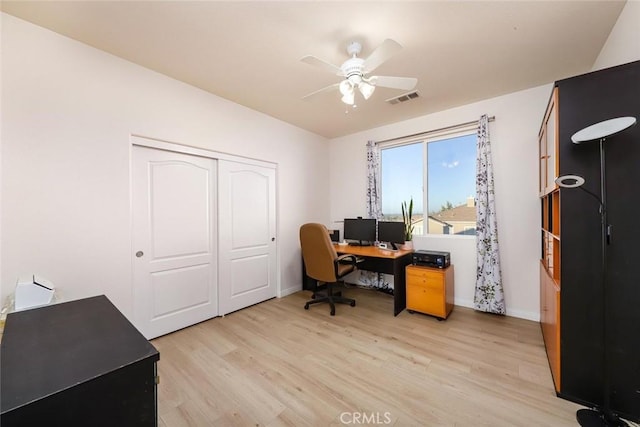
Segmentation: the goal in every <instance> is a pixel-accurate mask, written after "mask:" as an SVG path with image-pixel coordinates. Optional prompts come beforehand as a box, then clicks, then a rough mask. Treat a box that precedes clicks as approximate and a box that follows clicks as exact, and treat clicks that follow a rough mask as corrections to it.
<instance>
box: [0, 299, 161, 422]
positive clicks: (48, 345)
mask: <svg viewBox="0 0 640 427" xmlns="http://www.w3.org/2000/svg"><path fill="white" fill-rule="evenodd" d="M0 349H1V352H2V354H1V355H0V357H2V368H1V374H2V376H1V380H0V395H1V397H2V401H1V405H0V406H1V414H0V424H1V425H2V426H3V427H12V426H25V427H27V426H28V427H31V426H70V427H71V426H105V427H107V426H108V427H112V426H139V427H143V426H149V427H153V426H157V425H158V421H157V395H156V387H157V386H156V383H157V382H156V380H157V374H156V363H157V361H158V360H159V357H160V356H159V354H158V351H157V350H156V349H155V348H154V347H153V345H151V344H150V343H149V341H147V340H146V339H145V338H144V337H143V336H142V334H140V332H138V331H137V330H136V329H135V328H134V327H133V325H131V323H129V321H128V320H127V319H126V318H125V317H124V316H123V315H122V314H121V313H120V312H119V311H118V309H117V308H116V307H115V306H114V305H113V304H111V302H110V301H109V300H108V299H107V298H106V297H105V296H104V295H102V296H99V297H92V298H85V299H81V300H76V301H70V302H66V303H62V304H55V305H50V306H46V307H42V308H37V309H33V310H26V311H20V312H16V313H10V314H9V315H8V316H7V321H6V326H5V330H4V336H3V338H2V345H1V346H0Z"/></svg>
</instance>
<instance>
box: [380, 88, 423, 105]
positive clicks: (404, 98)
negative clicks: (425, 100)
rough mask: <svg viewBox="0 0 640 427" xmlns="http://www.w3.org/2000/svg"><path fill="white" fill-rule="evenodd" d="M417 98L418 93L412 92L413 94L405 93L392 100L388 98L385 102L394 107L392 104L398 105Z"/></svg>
mask: <svg viewBox="0 0 640 427" xmlns="http://www.w3.org/2000/svg"><path fill="white" fill-rule="evenodd" d="M419 97H420V95H418V91H413V92H409V93H405V94H403V95H400V96H396V97H394V98H389V99H387V100H386V101H385V102H388V103H389V104H391V105H394V104H399V103H401V102H407V101H411V100H412V99H416V98H419Z"/></svg>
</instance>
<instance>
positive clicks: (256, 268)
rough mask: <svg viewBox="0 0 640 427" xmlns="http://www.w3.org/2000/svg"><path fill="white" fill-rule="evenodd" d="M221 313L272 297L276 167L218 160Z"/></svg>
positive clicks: (274, 283) (275, 269)
mask: <svg viewBox="0 0 640 427" xmlns="http://www.w3.org/2000/svg"><path fill="white" fill-rule="evenodd" d="M218 167H219V169H218V195H219V199H218V203H219V210H218V212H219V230H220V246H219V247H220V263H219V265H220V275H219V283H220V286H219V296H220V306H219V307H220V310H219V311H220V314H221V315H224V314H227V313H230V312H232V311H235V310H239V309H241V308H244V307H247V306H250V305H252V304H256V303H259V302H262V301H265V300H267V299H269V298H273V297H275V296H276V286H277V259H276V247H277V246H276V205H275V203H276V190H275V188H276V182H275V169H273V168H268V167H263V166H256V165H248V164H243V163H236V162H231V161H225V160H220V161H219V164H218Z"/></svg>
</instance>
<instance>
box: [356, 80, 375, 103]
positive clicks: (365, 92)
mask: <svg viewBox="0 0 640 427" xmlns="http://www.w3.org/2000/svg"><path fill="white" fill-rule="evenodd" d="M358 89H359V90H360V93H361V94H362V96H364V99H369V97H371V95H373V91H375V90H376V87H375V86H374V85H372V84H369V83H367V82H365V81H364V80H363V81H362V82H360V84H359V85H358Z"/></svg>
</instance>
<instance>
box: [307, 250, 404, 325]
mask: <svg viewBox="0 0 640 427" xmlns="http://www.w3.org/2000/svg"><path fill="white" fill-rule="evenodd" d="M333 246H334V247H335V249H336V252H338V254H352V255H355V256H357V257H360V258H364V261H362V262H360V263H358V269H359V270H366V271H373V272H375V273H386V274H391V275H393V315H394V316H397V315H398V313H400V312H401V311H402V310H404V309H405V307H406V306H407V297H406V287H405V267H406V266H407V265H409V264H411V254H412V253H413V251H412V250H397V251H392V250H387V249H380V248H378V247H377V246H350V245H338V244H334V245H333ZM303 267H304V263H303ZM303 276H304V278H303V289H306V290H313V286H314V285H315V283H313V280H312V279H310V278H309V277H307V276H306V274H304V269H303Z"/></svg>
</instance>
